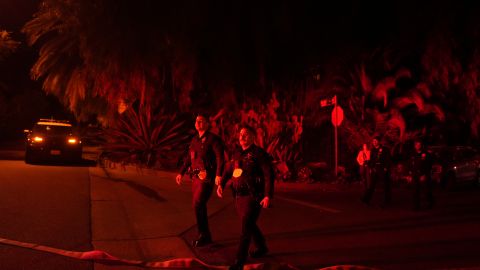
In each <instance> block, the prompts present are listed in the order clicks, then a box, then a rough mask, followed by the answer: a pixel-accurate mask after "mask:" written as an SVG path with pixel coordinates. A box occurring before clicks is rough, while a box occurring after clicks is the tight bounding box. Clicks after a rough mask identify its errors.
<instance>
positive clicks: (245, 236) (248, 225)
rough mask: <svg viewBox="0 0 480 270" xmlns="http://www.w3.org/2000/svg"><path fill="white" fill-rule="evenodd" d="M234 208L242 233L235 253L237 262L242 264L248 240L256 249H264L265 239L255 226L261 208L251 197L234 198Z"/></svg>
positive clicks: (245, 255) (246, 253) (245, 258)
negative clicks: (251, 240) (251, 241)
mask: <svg viewBox="0 0 480 270" xmlns="http://www.w3.org/2000/svg"><path fill="white" fill-rule="evenodd" d="M235 208H236V209H237V214H238V216H239V217H240V220H241V223H242V233H241V235H240V244H239V245H238V251H237V262H238V263H241V264H244V263H245V261H246V260H247V256H248V248H249V246H250V239H252V238H253V243H254V244H255V246H256V247H257V248H266V244H265V238H264V237H263V234H262V232H261V231H260V229H259V228H258V226H257V220H258V217H259V216H260V211H261V209H262V206H261V205H260V203H259V202H258V201H257V200H255V198H254V197H253V196H251V195H246V196H238V195H237V196H236V197H235Z"/></svg>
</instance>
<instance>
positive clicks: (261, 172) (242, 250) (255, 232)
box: [217, 126, 274, 270]
mask: <svg viewBox="0 0 480 270" xmlns="http://www.w3.org/2000/svg"><path fill="white" fill-rule="evenodd" d="M254 140H255V130H254V129H253V128H252V127H250V126H244V127H242V128H241V129H240V136H239V142H240V148H239V149H237V150H236V151H235V152H234V154H233V159H232V161H231V162H230V164H229V165H228V166H227V168H226V169H225V172H224V174H223V177H222V181H221V183H220V185H219V186H218V188H217V195H218V196H219V197H220V198H221V197H222V196H223V189H224V188H225V185H226V183H227V181H228V180H229V179H232V181H231V184H232V190H233V195H234V198H235V208H236V210H237V213H238V215H239V216H240V220H241V225H242V232H241V236H240V244H239V246H238V251H237V258H236V261H235V263H234V264H233V265H231V266H230V268H229V269H232V270H237V269H243V265H244V264H245V262H246V260H247V255H248V254H250V257H252V258H258V257H262V256H264V255H265V254H267V252H268V248H267V245H266V242H265V237H264V236H263V234H262V232H261V231H260V229H259V228H258V226H257V220H258V217H259V216H260V211H261V209H262V207H263V208H267V207H268V206H269V205H270V201H271V199H272V196H273V185H274V179H273V175H272V174H271V159H270V156H269V155H268V153H267V152H265V150H263V149H262V148H260V147H258V146H256V145H255V144H254V143H253V142H254ZM251 239H253V243H254V244H255V249H252V250H251V251H250V252H249V251H248V249H249V246H250V240H251Z"/></svg>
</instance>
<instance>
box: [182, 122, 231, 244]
mask: <svg viewBox="0 0 480 270" xmlns="http://www.w3.org/2000/svg"><path fill="white" fill-rule="evenodd" d="M195 129H196V130H197V132H198V134H197V135H196V136H195V137H193V139H192V141H191V142H190V146H189V150H188V156H186V157H185V159H184V162H183V165H182V167H181V169H180V173H179V174H178V175H177V177H176V182H177V184H178V185H180V184H181V183H182V178H183V175H184V174H185V173H186V172H187V170H189V171H190V173H191V176H192V181H193V182H192V195H193V209H194V211H195V218H196V221H197V230H198V238H197V239H196V240H194V241H193V243H192V245H193V246H194V247H202V246H205V245H207V244H210V243H211V242H212V237H211V234H210V229H209V227H208V215H207V202H208V200H209V198H210V196H211V194H212V191H213V187H214V185H215V184H217V185H218V184H220V180H221V176H222V173H223V167H224V147H223V142H222V140H221V139H220V137H218V136H217V135H215V134H213V133H211V132H209V131H208V117H206V115H203V114H199V115H198V116H197V117H196V119H195Z"/></svg>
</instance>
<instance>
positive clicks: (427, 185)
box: [412, 175, 434, 209]
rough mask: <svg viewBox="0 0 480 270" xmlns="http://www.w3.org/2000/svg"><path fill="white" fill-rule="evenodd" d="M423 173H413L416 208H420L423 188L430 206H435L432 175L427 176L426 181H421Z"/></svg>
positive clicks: (414, 203)
mask: <svg viewBox="0 0 480 270" xmlns="http://www.w3.org/2000/svg"><path fill="white" fill-rule="evenodd" d="M420 177H421V175H413V177H412V178H413V184H414V187H415V191H414V193H413V207H414V208H415V209H420V202H421V196H422V190H423V192H425V196H426V197H427V202H428V207H429V208H431V207H433V204H434V198H433V182H432V178H431V177H425V180H424V181H420Z"/></svg>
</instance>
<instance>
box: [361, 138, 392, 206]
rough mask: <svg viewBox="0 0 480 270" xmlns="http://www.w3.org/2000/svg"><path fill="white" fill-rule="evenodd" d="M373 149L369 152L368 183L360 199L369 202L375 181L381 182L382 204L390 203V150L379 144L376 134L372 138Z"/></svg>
mask: <svg viewBox="0 0 480 270" xmlns="http://www.w3.org/2000/svg"><path fill="white" fill-rule="evenodd" d="M372 146H373V149H372V150H371V152H370V169H371V171H370V173H371V175H370V183H369V184H368V186H367V189H366V190H365V194H364V195H363V198H362V201H363V202H364V203H366V204H370V200H371V199H372V196H373V193H374V191H375V187H376V185H377V182H383V185H384V192H385V197H384V200H383V205H387V204H390V201H391V197H392V195H391V184H390V174H389V171H390V161H391V159H390V150H389V149H388V148H387V147H385V146H383V145H381V144H380V137H378V136H376V137H374V138H373V140H372Z"/></svg>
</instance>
